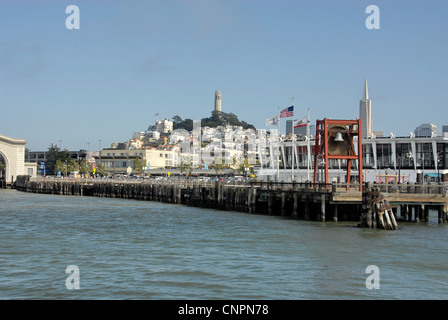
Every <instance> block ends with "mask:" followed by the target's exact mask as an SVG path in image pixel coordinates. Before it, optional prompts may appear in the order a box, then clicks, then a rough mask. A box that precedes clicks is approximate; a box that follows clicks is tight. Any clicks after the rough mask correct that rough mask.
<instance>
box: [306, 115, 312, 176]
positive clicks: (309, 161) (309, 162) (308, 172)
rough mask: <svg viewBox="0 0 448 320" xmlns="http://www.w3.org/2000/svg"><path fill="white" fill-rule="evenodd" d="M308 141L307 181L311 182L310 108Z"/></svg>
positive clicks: (307, 121) (307, 129)
mask: <svg viewBox="0 0 448 320" xmlns="http://www.w3.org/2000/svg"><path fill="white" fill-rule="evenodd" d="M306 141H307V147H306V149H307V153H308V161H307V162H308V165H307V179H308V181H310V165H311V150H310V108H308V119H307V120H306Z"/></svg>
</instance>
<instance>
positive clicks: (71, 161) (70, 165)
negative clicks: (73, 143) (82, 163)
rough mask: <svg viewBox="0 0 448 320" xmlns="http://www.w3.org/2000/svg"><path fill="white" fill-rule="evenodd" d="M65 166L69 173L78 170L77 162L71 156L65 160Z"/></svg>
mask: <svg viewBox="0 0 448 320" xmlns="http://www.w3.org/2000/svg"><path fill="white" fill-rule="evenodd" d="M66 166H67V173H71V172H75V171H79V164H78V162H76V160H75V159H73V158H69V159H68V160H67V162H66Z"/></svg>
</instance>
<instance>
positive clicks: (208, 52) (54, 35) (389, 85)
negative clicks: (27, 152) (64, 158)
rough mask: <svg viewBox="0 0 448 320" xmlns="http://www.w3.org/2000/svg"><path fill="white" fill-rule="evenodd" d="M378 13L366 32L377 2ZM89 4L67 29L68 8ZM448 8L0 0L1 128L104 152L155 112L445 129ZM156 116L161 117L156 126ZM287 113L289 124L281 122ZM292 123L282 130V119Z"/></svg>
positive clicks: (33, 140)
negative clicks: (218, 98)
mask: <svg viewBox="0 0 448 320" xmlns="http://www.w3.org/2000/svg"><path fill="white" fill-rule="evenodd" d="M371 4H374V5H377V6H378V7H379V9H380V29H379V30H369V29H367V28H366V26H365V21H366V19H367V17H368V16H369V14H366V13H365V10H366V7H367V6H368V5H371ZM69 5H77V6H78V7H79V9H80V29H79V30H68V29H67V28H66V27H65V20H66V18H67V17H68V16H69V14H66V13H65V8H66V7H67V6H69ZM447 9H448V2H447V1H446V0H431V1H410V0H394V1H391V0H387V1H381V0H375V1H374V0H369V1H364V0H340V1H334V0H308V1H300V0H294V1H292V0H291V1H288V0H278V1H267V0H266V1H261V0H258V1H255V0H163V1H162V0H154V1H148V0H144V1H143V0H134V1H115V0H107V1H94V0H89V1H84V0H71V1H62V0H53V1H50V0H33V1H31V0H30V1H24V0H14V1H13V0H0V119H1V121H0V123H1V125H0V134H3V135H6V136H10V137H13V138H18V139H25V140H27V147H28V148H29V149H31V150H34V151H37V150H46V149H47V148H48V146H49V145H50V144H51V143H55V144H59V140H61V141H62V148H67V149H70V150H79V149H82V148H87V146H88V143H89V144H90V149H91V150H98V148H99V140H102V141H101V146H102V147H108V146H109V145H110V143H111V142H114V141H120V142H121V141H125V140H127V139H130V138H131V137H132V133H133V132H135V131H143V130H146V129H147V127H148V126H149V125H151V124H153V123H154V121H155V120H156V118H155V117H154V115H155V113H159V114H160V117H163V118H172V117H173V116H174V115H179V116H181V117H182V118H190V119H193V120H199V119H201V118H203V117H208V116H210V112H211V111H212V109H213V101H214V92H215V91H216V90H220V91H221V92H222V109H223V111H225V112H232V113H235V114H236V115H237V116H238V117H239V118H240V119H241V120H245V121H247V122H249V123H252V124H254V125H255V126H256V127H258V128H266V127H265V120H266V119H267V118H269V117H272V116H274V115H275V114H276V112H277V108H278V107H281V108H284V107H287V106H289V105H290V104H291V100H292V97H294V101H295V110H296V111H295V113H296V118H297V119H301V118H302V117H303V116H304V115H305V114H306V112H307V109H308V108H310V110H311V121H312V122H315V121H316V119H322V118H324V117H327V118H332V119H354V118H357V117H358V116H359V100H360V99H361V97H362V89H363V84H364V78H367V79H368V84H369V94H370V98H371V99H372V113H373V129H374V130H376V131H384V133H385V135H390V133H391V132H393V133H394V134H395V135H397V136H408V135H409V132H410V131H413V130H414V129H415V127H417V126H418V125H420V124H422V123H429V122H430V123H434V124H436V125H437V126H438V130H439V131H441V127H442V125H445V124H447V125H448V119H447V116H448V111H447V110H448V109H447V102H446V99H445V96H446V91H447V90H446V87H447V84H448V72H447V71H448V62H447V52H448V50H447V49H448V48H447V47H448V41H447V40H448V19H447V15H446V12H448V10H447ZM160 117H159V118H160ZM284 121H285V120H284V119H282V125H283V123H284ZM283 126H284V125H283Z"/></svg>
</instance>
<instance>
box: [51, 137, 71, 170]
mask: <svg viewBox="0 0 448 320" xmlns="http://www.w3.org/2000/svg"><path fill="white" fill-rule="evenodd" d="M46 158H47V159H46V161H45V169H47V170H48V171H49V172H50V173H51V174H56V173H57V172H58V170H57V169H56V162H57V161H58V160H60V161H62V162H63V163H65V161H67V160H68V159H70V153H69V152H68V151H67V150H61V149H59V147H58V146H57V145H54V144H51V145H50V147H49V148H48V151H47V154H46Z"/></svg>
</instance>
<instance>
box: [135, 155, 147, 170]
mask: <svg viewBox="0 0 448 320" xmlns="http://www.w3.org/2000/svg"><path fill="white" fill-rule="evenodd" d="M143 167H146V160H142V159H140V157H137V158H135V159H134V160H133V165H132V171H134V172H136V173H142V172H143Z"/></svg>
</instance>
